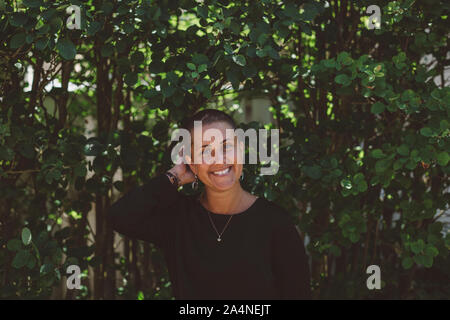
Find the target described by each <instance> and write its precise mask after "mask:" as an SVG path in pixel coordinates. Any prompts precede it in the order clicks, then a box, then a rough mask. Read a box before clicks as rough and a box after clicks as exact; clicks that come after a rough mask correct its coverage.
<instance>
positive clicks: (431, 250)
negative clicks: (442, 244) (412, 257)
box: [424, 244, 439, 257]
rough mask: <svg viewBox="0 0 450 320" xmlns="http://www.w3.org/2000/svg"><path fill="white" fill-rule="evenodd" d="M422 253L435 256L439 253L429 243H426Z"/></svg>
mask: <svg viewBox="0 0 450 320" xmlns="http://www.w3.org/2000/svg"><path fill="white" fill-rule="evenodd" d="M424 253H425V255H427V256H431V257H436V256H437V255H438V254H439V250H438V249H437V248H436V247H434V246H433V245H431V244H427V245H426V247H425V249H424Z"/></svg>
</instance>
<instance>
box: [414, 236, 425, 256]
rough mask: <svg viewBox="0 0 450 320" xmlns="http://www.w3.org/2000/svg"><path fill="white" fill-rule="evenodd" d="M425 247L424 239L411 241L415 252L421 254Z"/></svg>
mask: <svg viewBox="0 0 450 320" xmlns="http://www.w3.org/2000/svg"><path fill="white" fill-rule="evenodd" d="M424 247H425V243H424V242H423V240H422V239H419V240H417V241H416V242H413V243H411V251H412V252H414V253H415V254H419V253H420V252H422V250H423V249H424Z"/></svg>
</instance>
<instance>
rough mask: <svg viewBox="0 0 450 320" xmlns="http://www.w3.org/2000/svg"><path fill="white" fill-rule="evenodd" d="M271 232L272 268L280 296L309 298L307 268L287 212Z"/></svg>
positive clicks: (303, 248) (295, 231)
mask: <svg viewBox="0 0 450 320" xmlns="http://www.w3.org/2000/svg"><path fill="white" fill-rule="evenodd" d="M282 212H283V213H281V214H280V215H281V216H280V219H279V220H280V222H279V223H277V225H276V227H274V229H273V234H272V270H273V273H274V277H275V284H276V286H277V287H278V290H279V297H280V299H284V300H297V299H308V300H309V299H311V287H310V271H309V265H308V258H307V255H306V252H305V247H304V244H303V241H302V239H301V237H300V235H299V233H298V231H297V229H296V227H295V224H294V223H293V222H292V221H291V219H290V216H289V215H288V213H287V212H284V211H282Z"/></svg>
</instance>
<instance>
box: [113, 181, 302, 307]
mask: <svg viewBox="0 0 450 320" xmlns="http://www.w3.org/2000/svg"><path fill="white" fill-rule="evenodd" d="M108 217H109V218H110V219H111V221H112V225H113V228H114V230H116V231H117V232H119V233H121V234H124V235H126V236H128V237H132V238H137V239H140V240H144V241H149V242H152V243H154V244H155V245H156V246H158V247H160V248H161V249H162V252H163V253H164V256H165V260H166V264H167V268H168V271H169V275H170V278H171V282H172V290H173V294H174V296H175V298H176V299H309V298H310V285H309V282H310V274H309V267H308V263H307V257H306V254H305V249H304V246H303V242H302V240H301V238H300V236H299V234H298V232H297V229H296V228H295V225H294V223H293V222H292V219H291V217H290V216H289V214H288V213H287V211H285V210H284V209H282V208H281V207H279V206H277V205H276V204H274V203H273V202H272V201H268V200H267V199H265V198H261V197H260V198H258V199H257V200H256V201H255V202H254V203H253V204H252V206H251V207H250V208H248V209H247V210H245V211H243V212H240V213H238V214H235V215H234V216H233V218H232V219H231V221H230V223H229V225H228V227H227V228H226V229H225V231H224V233H223V234H222V240H221V241H220V242H218V241H217V233H216V231H215V230H214V228H213V226H212V224H211V221H210V219H209V217H208V211H206V209H205V208H204V207H203V206H202V205H201V204H200V202H199V201H198V200H196V198H195V197H194V196H187V195H184V194H183V193H181V192H178V191H177V189H176V187H175V186H173V185H172V184H171V183H170V181H169V179H168V178H167V177H166V176H165V175H160V176H156V177H154V178H152V179H151V180H150V181H149V182H148V183H146V184H144V185H143V186H140V187H137V188H135V189H133V190H132V191H130V192H128V193H127V194H125V195H124V196H123V197H122V198H121V199H119V200H118V201H117V202H115V203H114V204H113V205H112V206H111V208H110V211H109V213H108ZM229 217H230V216H229V215H226V214H218V213H211V218H212V221H213V222H214V224H215V226H216V228H217V230H218V232H219V233H220V232H221V231H222V230H223V227H224V226H225V224H226V222H227V221H228V219H229Z"/></svg>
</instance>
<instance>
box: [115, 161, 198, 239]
mask: <svg viewBox="0 0 450 320" xmlns="http://www.w3.org/2000/svg"><path fill="white" fill-rule="evenodd" d="M169 172H171V173H173V174H174V175H175V176H176V177H177V178H178V180H179V184H178V185H182V184H184V183H187V182H188V181H189V180H190V177H189V175H188V174H185V173H184V171H183V170H180V169H179V168H176V169H175V168H172V169H171V170H169ZM177 187H178V186H177V185H176V183H172V181H171V180H170V179H169V177H168V176H166V175H165V174H162V175H159V176H156V177H154V178H152V179H151V180H150V181H148V182H147V183H145V184H144V185H142V186H138V187H135V188H134V189H132V190H131V191H129V192H128V193H126V194H125V195H124V196H122V197H121V198H120V199H119V200H118V201H116V202H115V203H114V204H113V205H112V206H111V207H110V208H109V211H108V213H107V217H108V218H109V219H111V223H112V226H113V229H114V230H115V231H117V232H119V233H121V234H123V235H126V236H128V237H131V238H136V239H140V240H145V241H149V242H153V243H154V244H155V245H157V246H159V247H161V246H164V244H165V243H166V240H167V236H168V235H169V234H168V233H169V232H170V230H169V229H170V228H169V227H168V226H169V225H170V223H173V219H176V217H177V215H178V214H180V213H181V211H182V208H183V203H184V201H186V196H185V195H183V194H182V193H180V192H178V190H177Z"/></svg>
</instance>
